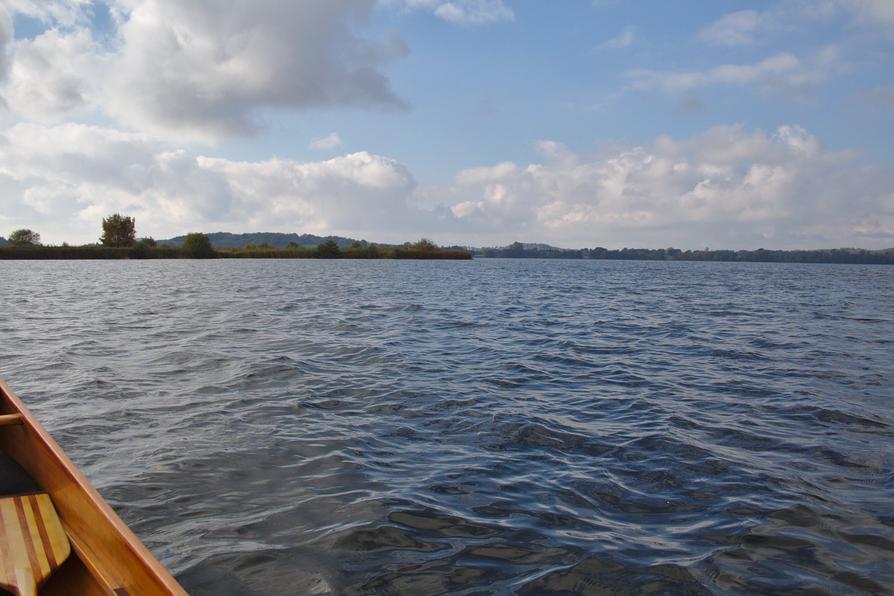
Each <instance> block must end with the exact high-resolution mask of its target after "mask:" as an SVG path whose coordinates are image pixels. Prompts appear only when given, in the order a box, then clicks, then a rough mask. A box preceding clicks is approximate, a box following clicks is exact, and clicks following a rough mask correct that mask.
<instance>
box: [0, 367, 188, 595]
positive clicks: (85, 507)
mask: <svg viewBox="0 0 894 596" xmlns="http://www.w3.org/2000/svg"><path fill="white" fill-rule="evenodd" d="M0 452H3V453H5V454H6V455H7V456H8V457H9V458H11V459H12V460H14V461H15V462H16V463H18V465H19V466H21V467H22V468H23V469H24V470H25V472H27V473H28V475H29V476H30V477H31V478H32V479H33V480H34V483H35V484H36V485H37V486H38V487H39V488H40V489H41V490H42V491H43V492H46V493H47V494H49V496H50V498H51V499H52V501H53V505H54V506H55V508H56V511H57V513H58V515H59V519H60V520H61V521H62V526H63V528H64V529H65V532H66V534H67V535H68V538H69V540H70V541H71V546H72V556H71V557H70V558H69V559H68V561H66V563H65V564H64V565H63V566H62V567H60V568H59V570H58V571H57V572H56V573H55V574H53V576H52V577H51V578H50V579H49V580H48V581H47V583H46V584H45V585H44V586H43V587H42V588H41V590H40V593H41V594H51V595H61V594H72V595H73V594H79V595H80V594H117V595H123V594H131V595H138V594H139V595H141V596H142V595H144V594H145V595H155V594H177V595H180V594H186V592H185V591H184V590H183V588H182V587H181V586H180V585H179V584H178V583H177V581H176V580H175V579H174V578H173V577H172V576H171V575H170V573H168V571H167V570H166V569H165V568H164V567H163V566H162V565H161V564H160V563H159V562H158V561H157V560H156V559H155V557H154V556H153V555H152V554H151V553H150V552H149V551H148V550H147V549H146V547H145V546H144V545H143V543H142V542H140V540H139V539H138V538H137V537H136V536H135V535H134V534H133V532H132V531H131V530H130V528H128V527H127V525H126V524H125V523H124V522H123V521H121V519H120V518H119V517H118V515H117V514H116V513H115V512H114V511H113V510H112V508H111V507H110V506H109V505H108V503H106V502H105V500H104V499H103V498H102V497H101V496H100V495H99V493H98V492H97V491H96V489H95V488H93V486H92V485H91V484H90V482H89V481H88V480H87V479H86V478H85V477H84V475H83V474H82V473H81V471H80V470H79V469H78V468H77V467H76V466H75V465H74V463H72V461H71V460H70V459H69V458H68V456H67V455H66V454H65V452H64V451H62V448H61V447H59V445H58V444H57V443H56V442H55V441H54V440H53V438H52V437H51V436H50V435H49V433H47V431H46V430H45V429H44V428H43V427H42V426H41V425H40V423H39V422H38V421H37V420H36V419H35V418H34V416H33V415H32V414H31V413H30V412H29V411H28V409H27V408H26V407H25V405H24V404H23V403H22V402H21V400H20V399H19V398H18V397H17V396H16V395H15V394H14V393H13V392H12V390H11V389H10V388H9V386H8V385H7V384H6V383H5V382H4V381H3V380H2V379H0Z"/></svg>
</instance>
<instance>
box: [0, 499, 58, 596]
mask: <svg viewBox="0 0 894 596" xmlns="http://www.w3.org/2000/svg"><path fill="white" fill-rule="evenodd" d="M70 554H71V546H70V545H69V544H68V538H67V537H66V536H65V531H64V530H63V529H62V524H61V522H60V521H59V518H58V517H57V516H56V510H55V509H54V508H53V503H52V502H51V501H50V497H48V496H47V495H45V494H37V495H33V494H32V495H20V496H17V497H7V498H4V499H0V587H3V588H5V589H6V590H12V591H13V592H14V593H17V594H21V595H23V596H30V595H33V594H36V589H37V587H39V586H41V585H43V583H44V582H45V581H46V580H47V578H49V577H50V575H52V574H53V572H55V571H56V570H57V569H58V568H59V567H60V566H61V565H62V563H64V562H65V560H66V559H68V555H70Z"/></svg>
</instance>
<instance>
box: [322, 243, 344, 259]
mask: <svg viewBox="0 0 894 596" xmlns="http://www.w3.org/2000/svg"><path fill="white" fill-rule="evenodd" d="M317 256H318V257H319V258H321V259H337V258H339V257H341V249H340V248H339V247H338V244H336V243H335V240H327V241H326V242H324V243H323V244H321V245H319V246H318V247H317Z"/></svg>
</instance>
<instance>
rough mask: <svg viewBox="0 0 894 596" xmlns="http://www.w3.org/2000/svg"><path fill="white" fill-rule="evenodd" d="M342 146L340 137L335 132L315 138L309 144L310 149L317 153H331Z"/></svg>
mask: <svg viewBox="0 0 894 596" xmlns="http://www.w3.org/2000/svg"><path fill="white" fill-rule="evenodd" d="M341 146H342V142H341V137H340V136H338V133H337V132H330V133H329V134H328V135H326V136H325V137H317V138H315V139H313V140H311V142H310V148H311V149H316V150H317V151H331V150H332V149H337V148H339V147H341Z"/></svg>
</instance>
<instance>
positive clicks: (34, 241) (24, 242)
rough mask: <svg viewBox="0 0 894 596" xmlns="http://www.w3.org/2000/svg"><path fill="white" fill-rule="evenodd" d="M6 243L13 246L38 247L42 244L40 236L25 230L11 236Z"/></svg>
mask: <svg viewBox="0 0 894 596" xmlns="http://www.w3.org/2000/svg"><path fill="white" fill-rule="evenodd" d="M6 241H7V242H9V243H10V244H11V245H12V246H37V245H38V244H40V234H38V233H37V232H34V231H31V230H28V229H24V228H23V229H21V230H16V231H14V232H13V233H12V234H10V235H9V238H7V239H6Z"/></svg>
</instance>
